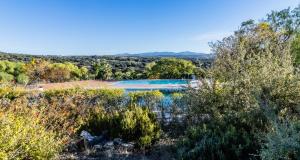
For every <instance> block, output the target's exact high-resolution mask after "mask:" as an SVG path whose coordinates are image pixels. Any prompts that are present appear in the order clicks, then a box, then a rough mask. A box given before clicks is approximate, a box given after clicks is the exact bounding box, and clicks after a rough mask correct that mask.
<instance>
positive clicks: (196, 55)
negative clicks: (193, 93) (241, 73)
mask: <svg viewBox="0 0 300 160" xmlns="http://www.w3.org/2000/svg"><path fill="white" fill-rule="evenodd" d="M5 55H6V56H17V57H35V58H41V57H95V56H97V57H110V56H111V57H145V58H161V57H175V58H188V59H213V58H214V57H215V55H214V54H206V53H197V52H189V51H185V52H144V53H134V54H133V53H123V54H111V55H108V54H105V55H95V54H94V55H36V54H34V55H31V54H21V53H5V52H1V51H0V57H3V56H5Z"/></svg>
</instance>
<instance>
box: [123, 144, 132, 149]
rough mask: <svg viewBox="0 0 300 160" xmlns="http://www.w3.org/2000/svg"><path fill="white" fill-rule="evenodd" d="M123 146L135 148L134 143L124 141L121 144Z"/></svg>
mask: <svg viewBox="0 0 300 160" xmlns="http://www.w3.org/2000/svg"><path fill="white" fill-rule="evenodd" d="M121 146H122V147H124V148H127V149H133V148H134V145H133V144H131V143H122V144H121Z"/></svg>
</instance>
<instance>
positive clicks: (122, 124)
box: [82, 106, 160, 148]
mask: <svg viewBox="0 0 300 160" xmlns="http://www.w3.org/2000/svg"><path fill="white" fill-rule="evenodd" d="M82 129H87V130H88V131H90V132H92V133H93V134H96V135H101V134H107V135H108V137H109V138H116V137H121V138H122V139H124V140H126V141H134V142H136V143H137V145H138V147H140V148H144V147H149V146H150V145H151V144H153V143H154V142H155V141H156V140H158V138H159V136H160V128H159V124H158V122H157V120H156V117H155V115H154V113H152V112H151V111H150V110H148V109H143V108H141V107H137V106H131V107H128V108H126V109H123V110H120V111H114V112H111V113H107V112H104V111H103V110H99V111H98V112H95V113H93V114H92V115H91V117H90V119H89V120H88V122H87V123H86V124H85V125H83V127H82Z"/></svg>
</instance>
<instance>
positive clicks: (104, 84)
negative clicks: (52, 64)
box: [27, 80, 112, 90]
mask: <svg viewBox="0 0 300 160" xmlns="http://www.w3.org/2000/svg"><path fill="white" fill-rule="evenodd" d="M76 87H77V88H83V89H100V88H111V87H112V82H109V81H97V80H85V81H72V82H62V83H43V84H42V83H41V84H35V85H30V86H28V87H27V88H28V89H29V90H51V89H69V88H76Z"/></svg>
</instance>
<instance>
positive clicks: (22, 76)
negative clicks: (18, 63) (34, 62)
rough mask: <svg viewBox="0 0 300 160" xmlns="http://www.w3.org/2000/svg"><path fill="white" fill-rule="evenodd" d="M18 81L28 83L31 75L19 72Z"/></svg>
mask: <svg viewBox="0 0 300 160" xmlns="http://www.w3.org/2000/svg"><path fill="white" fill-rule="evenodd" d="M17 82H18V83H20V84H27V83H28V82H29V77H28V76H27V75H26V74H19V75H18V76H17Z"/></svg>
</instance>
